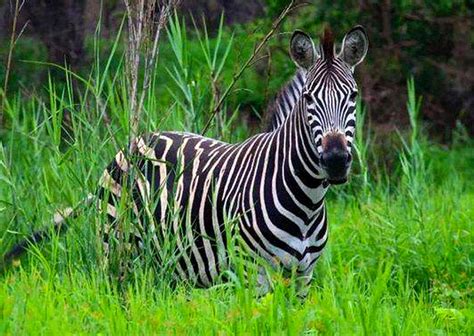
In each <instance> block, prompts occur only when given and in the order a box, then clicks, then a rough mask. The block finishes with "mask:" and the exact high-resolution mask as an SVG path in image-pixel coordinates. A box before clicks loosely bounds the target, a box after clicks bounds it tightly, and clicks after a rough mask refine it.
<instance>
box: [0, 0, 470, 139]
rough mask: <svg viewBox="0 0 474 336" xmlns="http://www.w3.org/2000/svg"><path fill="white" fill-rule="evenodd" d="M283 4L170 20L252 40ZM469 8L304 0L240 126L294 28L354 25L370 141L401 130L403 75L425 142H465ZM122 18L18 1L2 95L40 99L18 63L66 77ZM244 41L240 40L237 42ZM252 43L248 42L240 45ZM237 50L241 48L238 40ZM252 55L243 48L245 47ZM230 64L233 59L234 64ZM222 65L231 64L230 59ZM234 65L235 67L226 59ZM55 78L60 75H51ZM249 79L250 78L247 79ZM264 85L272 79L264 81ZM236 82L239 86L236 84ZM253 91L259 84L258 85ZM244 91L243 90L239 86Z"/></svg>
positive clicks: (284, 73)
mask: <svg viewBox="0 0 474 336" xmlns="http://www.w3.org/2000/svg"><path fill="white" fill-rule="evenodd" d="M287 3H288V1H284V0H267V1H265V0H256V1H246V0H200V1H190V0H184V1H183V3H182V5H181V7H180V12H181V14H183V15H184V16H185V17H187V20H186V22H187V23H188V25H192V23H191V22H192V20H191V18H190V17H191V15H192V16H193V17H194V18H195V19H196V21H197V22H198V25H200V22H201V20H200V17H204V18H205V20H206V22H207V26H208V27H209V29H210V30H211V31H212V30H215V29H216V28H217V26H218V24H219V18H220V15H221V13H222V12H224V15H225V24H226V25H228V26H230V27H229V28H228V29H227V30H228V31H229V32H231V31H232V30H235V31H237V32H238V33H237V34H236V35H239V36H245V34H249V36H256V37H259V36H262V35H263V34H265V32H266V31H267V30H268V29H269V27H270V25H271V22H272V20H273V19H274V18H275V17H277V16H278V14H279V12H280V11H281V10H282V9H283V8H284V7H285V5H287ZM473 11H474V1H460V0H452V1H446V0H435V1H406V0H399V1H391V0H382V1H369V0H359V1H317V0H314V1H311V2H310V3H308V5H307V6H304V7H301V8H300V9H298V10H296V11H293V12H292V14H291V15H290V17H288V18H287V19H286V20H285V22H284V24H283V26H282V27H281V29H280V32H281V34H278V35H276V36H275V38H274V39H273V40H272V41H271V43H270V44H269V47H268V48H267V50H266V51H265V53H266V54H267V55H270V56H269V57H262V58H261V60H260V61H259V62H257V63H256V64H255V66H254V67H253V69H252V70H251V71H253V74H252V78H253V79H257V81H254V82H253V83H251V84H250V88H251V89H252V91H253V92H252V93H251V94H248V93H247V94H244V95H240V96H239V99H240V101H239V103H240V104H241V106H242V107H243V111H247V113H246V114H245V119H246V120H247V121H250V122H251V124H252V125H253V126H256V128H257V129H264V127H263V126H260V125H261V124H262V123H261V122H260V119H259V117H263V118H265V117H266V116H265V115H260V116H258V115H257V113H255V111H264V110H265V105H266V104H267V102H268V97H271V96H272V95H273V94H275V92H276V91H277V90H278V88H279V87H280V86H281V85H282V84H283V83H284V82H285V81H286V80H287V79H288V78H289V77H290V76H291V74H292V72H293V71H294V67H293V65H292V64H291V62H290V60H289V58H288V57H287V56H286V54H287V48H286V45H287V39H288V36H289V34H285V33H288V32H290V31H291V30H293V29H295V28H299V29H303V30H305V31H308V32H310V33H311V34H312V35H313V36H314V37H317V35H318V34H319V32H320V31H321V29H322V27H323V26H324V25H325V24H329V25H330V26H331V27H332V28H333V30H334V31H335V32H336V35H337V36H338V38H342V36H343V34H344V33H345V32H346V31H347V30H348V29H350V27H351V26H353V25H354V24H362V25H364V26H365V27H366V28H367V30H368V33H369V37H370V42H371V45H370V52H369V55H368V60H367V62H365V63H364V64H363V65H362V66H360V67H359V69H358V70H357V72H358V74H357V77H358V80H359V82H360V86H361V88H363V100H364V102H365V104H366V106H367V107H368V115H369V120H370V123H371V125H372V129H374V130H375V133H377V134H380V135H382V137H381V138H383V135H385V134H389V133H391V132H393V131H394V130H397V129H399V130H403V128H404V126H405V125H407V124H408V117H407V113H406V106H405V105H406V79H407V77H408V76H410V75H413V76H414V78H415V81H416V84H417V91H418V92H417V93H418V94H420V95H421V96H423V104H422V112H421V114H422V119H423V121H424V125H425V127H426V129H427V134H429V135H430V136H431V137H432V138H433V139H435V140H436V141H439V142H443V143H446V142H448V141H450V139H451V136H452V134H453V130H455V129H457V130H461V131H463V132H466V131H467V132H468V133H469V134H471V135H472V134H474V50H473V44H474V32H473V29H472V28H473V27H472V26H473V22H474V20H473ZM123 16H124V6H123V2H122V1H119V0H105V1H103V4H102V6H101V1H97V0H27V1H26V2H25V4H24V7H23V8H22V11H21V13H20V17H19V23H18V26H19V27H20V28H21V27H23V26H25V25H26V28H25V31H24V33H23V35H22V36H21V38H20V40H19V42H18V44H17V46H16V49H15V52H14V55H13V63H12V73H11V77H10V81H9V91H8V92H9V95H12V94H15V93H17V92H18V91H19V90H20V91H21V92H22V93H23V94H40V91H41V83H43V81H44V79H45V76H46V74H47V71H48V68H47V67H44V66H39V65H37V64H31V63H26V62H23V61H24V60H35V61H49V62H52V63H58V64H64V62H67V63H68V64H69V65H70V66H71V67H72V68H73V69H74V70H75V71H78V72H81V71H83V70H84V71H87V70H85V69H88V67H89V66H90V64H91V60H92V58H93V56H94V55H93V51H92V48H90V43H88V41H89V40H90V38H91V36H93V35H94V33H95V31H96V27H97V25H98V22H99V19H101V25H100V27H101V29H100V36H101V37H102V38H103V39H104V40H112V39H113V38H114V37H115V36H116V34H117V31H118V29H119V27H120V24H121V22H122V18H123ZM11 24H12V15H11V9H10V2H9V1H3V2H0V39H1V40H2V41H3V42H1V44H0V58H1V59H0V60H1V64H2V66H1V68H0V81H1V82H2V83H3V78H4V75H5V66H4V64H5V59H6V54H7V49H8V38H9V32H10V30H11ZM241 33H245V34H241ZM253 42H254V41H253V40H252V39H251V38H249V40H248V43H249V44H251V43H253ZM241 43H245V41H241ZM252 46H253V45H252ZM236 58H238V57H236ZM231 59H232V58H231ZM234 59H235V58H234ZM49 70H50V71H53V75H55V76H61V71H57V73H56V74H54V69H53V70H51V69H49ZM255 76H256V78H255ZM268 77H271V78H272V80H269V79H268ZM244 82H245V79H244ZM259 83H260V84H259ZM242 86H244V85H242Z"/></svg>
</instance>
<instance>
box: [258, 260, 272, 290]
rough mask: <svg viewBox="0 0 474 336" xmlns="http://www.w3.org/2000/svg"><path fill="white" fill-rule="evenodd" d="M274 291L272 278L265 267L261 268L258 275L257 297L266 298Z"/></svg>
mask: <svg viewBox="0 0 474 336" xmlns="http://www.w3.org/2000/svg"><path fill="white" fill-rule="evenodd" d="M271 291H272V284H271V281H270V276H269V274H268V273H267V271H266V269H265V267H263V266H259V268H258V274H257V295H258V296H259V297H261V296H265V295H266V294H268V293H270V292H271Z"/></svg>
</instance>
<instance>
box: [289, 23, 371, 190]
mask: <svg viewBox="0 0 474 336" xmlns="http://www.w3.org/2000/svg"><path fill="white" fill-rule="evenodd" d="M368 44H369V43H368V38H367V34H366V32H365V29H364V28H363V27H362V26H356V27H354V28H352V29H351V30H350V31H349V32H348V33H347V34H346V36H344V39H343V41H342V46H341V49H340V51H339V53H337V54H336V53H335V47H334V38H333V35H332V33H331V31H330V30H329V29H326V31H325V33H324V36H323V38H322V41H321V45H320V46H319V48H316V47H315V45H314V43H313V41H312V39H311V38H310V37H309V36H308V35H307V34H305V33H303V32H301V31H295V32H294V33H293V36H292V38H291V42H290V55H291V57H292V59H293V61H294V62H295V63H296V64H297V66H298V67H300V68H301V69H302V70H303V71H304V72H305V73H306V82H305V85H304V87H303V89H302V96H303V98H302V99H303V100H304V103H303V106H305V108H306V112H307V123H308V125H309V126H310V128H311V131H312V137H313V140H314V145H315V146H316V149H317V154H318V156H319V166H320V170H321V174H322V178H325V179H327V180H328V181H329V182H330V183H331V184H340V183H344V182H346V181H347V175H348V173H349V169H350V166H351V162H352V155H351V148H352V141H353V139H354V131H355V122H356V97H357V84H356V82H355V80H354V68H355V66H356V65H358V64H359V63H361V62H362V61H363V59H364V58H365V55H366V54H367V49H368Z"/></svg>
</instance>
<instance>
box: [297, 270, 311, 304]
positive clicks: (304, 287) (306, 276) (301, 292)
mask: <svg viewBox="0 0 474 336" xmlns="http://www.w3.org/2000/svg"><path fill="white" fill-rule="evenodd" d="M312 280H313V271H311V272H308V273H303V274H300V275H298V276H297V278H296V295H297V296H298V297H299V298H300V299H305V298H306V297H307V296H308V292H309V288H310V285H311V281H312Z"/></svg>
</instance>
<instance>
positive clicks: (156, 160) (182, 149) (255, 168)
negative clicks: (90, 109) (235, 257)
mask: <svg viewBox="0 0 474 336" xmlns="http://www.w3.org/2000/svg"><path fill="white" fill-rule="evenodd" d="M367 49H368V38H367V34H366V32H365V29H364V28H363V27H361V26H356V27H354V28H353V29H352V30H350V31H349V32H348V33H347V34H346V36H345V37H344V39H343V41H342V47H341V51H340V52H339V54H337V55H335V47H334V38H333V35H332V33H331V32H330V31H329V30H326V32H325V34H324V36H323V39H322V44H321V46H320V47H319V48H318V49H316V47H315V45H314V43H313V41H312V39H311V38H310V37H309V36H308V35H307V34H306V33H304V32H302V31H295V32H294V33H293V35H292V38H291V41H290V55H291V58H292V59H293V61H294V62H295V63H296V65H297V66H298V69H299V70H298V71H297V74H296V76H295V78H294V79H293V81H292V82H290V85H288V86H287V88H286V89H285V90H283V91H282V92H281V93H280V95H279V97H278V99H277V100H276V103H275V107H274V109H275V111H274V118H273V120H272V123H271V127H270V130H269V131H267V132H264V133H260V134H257V135H255V136H253V137H251V138H249V139H247V140H246V141H244V142H242V143H239V144H228V143H224V142H221V141H218V140H214V139H210V138H206V137H203V136H201V135H196V134H191V133H180V132H159V133H150V134H147V135H145V136H141V137H138V138H137V139H135V140H134V141H133V142H132V144H131V146H130V148H129V151H130V153H128V156H132V157H135V158H137V160H135V162H133V164H131V162H130V160H127V153H125V152H124V151H120V152H119V153H117V155H116V157H115V159H114V160H113V161H112V162H111V163H110V165H109V166H108V167H107V169H106V170H105V171H104V174H103V176H102V179H101V182H100V187H101V190H100V192H99V195H100V198H101V200H102V204H103V205H105V207H103V209H104V211H107V214H108V215H109V216H110V218H111V221H110V223H112V224H110V225H106V227H105V228H104V230H103V234H104V237H105V238H104V246H105V248H106V249H107V248H109V242H110V239H111V236H112V237H113V236H114V235H115V236H116V235H120V231H119V229H118V226H117V225H114V224H113V223H117V222H118V221H119V218H118V217H119V215H118V211H117V205H118V204H119V203H120V199H121V188H122V186H123V182H124V181H125V180H126V178H127V175H128V172H129V170H130V169H132V167H131V166H132V165H133V166H134V168H135V170H136V171H138V173H137V176H134V178H133V182H132V185H131V186H130V189H131V190H132V201H133V202H135V204H133V208H134V212H135V214H136V216H137V217H139V219H138V223H137V224H136V227H135V228H134V229H133V230H132V231H133V232H132V236H133V238H134V240H135V241H138V242H139V243H140V242H143V235H144V233H146V232H147V227H146V225H148V226H150V225H151V230H152V231H153V235H154V236H159V235H160V230H161V231H163V232H164V231H166V230H169V229H170V228H172V232H173V234H174V235H176V237H177V245H178V246H177V249H178V250H179V253H180V256H181V257H180V258H179V261H178V263H177V265H176V268H177V273H178V274H179V276H180V277H181V278H184V279H187V280H191V281H193V282H195V283H197V284H199V285H201V286H205V287H207V286H210V285H212V284H213V283H215V281H216V280H217V278H218V277H219V275H220V274H221V273H222V271H223V270H225V268H226V267H227V264H226V246H225V245H226V243H225V234H226V233H225V226H224V221H225V218H237V222H238V225H237V226H238V230H239V234H240V236H241V237H242V239H243V241H244V242H245V245H246V247H247V248H248V250H250V251H251V252H252V253H253V254H255V255H256V256H259V257H261V258H263V259H265V260H266V261H267V262H268V263H270V264H271V265H272V266H275V267H283V269H285V270H291V271H296V274H297V276H298V278H302V279H304V280H305V285H307V284H308V283H309V281H310V279H311V278H312V272H313V269H314V266H315V263H316V261H317V260H318V258H319V257H320V255H321V253H322V250H323V248H324V247H325V245H326V242H327V239H328V227H327V212H326V207H325V202H324V198H325V194H326V192H327V190H328V188H329V186H330V185H332V184H341V183H344V182H346V180H347V176H348V173H349V169H350V165H351V161H352V155H351V147H352V142H353V138H354V131H355V121H356V119H355V118H356V116H355V112H356V95H357V85H356V82H355V80H354V77H353V71H354V68H355V66H356V65H358V64H359V63H360V62H362V60H363V59H364V57H365V55H366V53H367ZM153 201H154V203H153ZM150 203H153V204H152V205H151V206H150ZM171 204H174V205H176V207H172V206H171ZM143 208H149V209H147V210H146V211H143V212H142V214H140V213H139V209H143ZM176 209H177V210H176ZM174 211H177V212H178V216H175V217H174V219H173V220H171V222H170V220H169V213H170V212H174ZM142 222H143V223H146V224H143V223H142ZM183 222H190V223H188V224H189V225H188V226H189V228H185V229H182V230H180V227H182V226H184V225H185V224H183ZM148 229H150V228H148ZM183 230H184V231H185V232H183ZM155 240H156V241H155V244H156V245H157V248H158V249H159V239H155ZM183 240H187V241H188V243H189V246H185V244H184V243H183V242H182V241H183ZM138 245H139V244H138Z"/></svg>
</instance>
